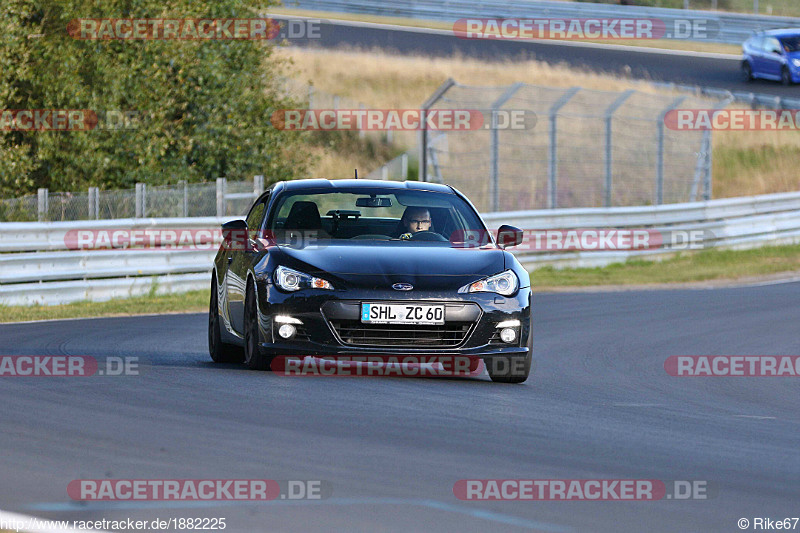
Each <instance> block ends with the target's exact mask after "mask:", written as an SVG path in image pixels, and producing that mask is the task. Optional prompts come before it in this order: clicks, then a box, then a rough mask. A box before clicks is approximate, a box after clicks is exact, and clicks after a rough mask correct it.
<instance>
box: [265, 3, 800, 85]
mask: <svg viewBox="0 0 800 533" xmlns="http://www.w3.org/2000/svg"><path fill="white" fill-rule="evenodd" d="M274 18H276V19H280V18H287V17H285V16H274ZM319 30H320V32H319V33H320V37H319V38H314V39H296V40H293V41H292V44H294V45H297V46H312V47H323V48H341V47H345V48H363V49H373V48H378V49H383V50H386V51H390V52H393V53H399V54H419V55H432V56H450V55H453V54H459V55H461V56H463V57H475V58H480V59H484V60H497V59H515V58H529V59H538V60H540V61H545V62H547V63H550V64H557V63H563V64H566V65H569V66H571V67H572V68H573V69H574V70H575V71H577V72H581V71H597V72H606V73H610V74H614V75H622V76H630V77H631V78H634V79H640V80H652V81H661V82H674V83H677V84H686V85H697V86H702V87H714V88H720V89H727V90H730V91H743V92H756V93H763V94H772V95H777V96H784V97H789V98H792V97H796V98H800V85H795V86H793V87H783V86H781V85H780V84H779V83H776V82H770V81H765V80H755V81H753V82H751V83H745V82H743V81H740V79H739V65H740V61H741V56H738V55H736V56H734V55H728V54H698V53H693V52H675V51H657V50H654V49H650V50H648V49H642V48H640V49H635V48H633V47H626V46H621V45H611V46H609V45H592V44H586V43H579V42H573V43H564V42H556V41H538V42H524V41H512V40H505V41H499V40H487V39H482V40H477V39H460V38H458V37H456V36H454V35H452V33H451V32H448V31H444V30H419V29H417V28H402V27H399V26H389V25H380V24H365V23H348V22H345V21H323V22H321V23H320V24H319Z"/></svg>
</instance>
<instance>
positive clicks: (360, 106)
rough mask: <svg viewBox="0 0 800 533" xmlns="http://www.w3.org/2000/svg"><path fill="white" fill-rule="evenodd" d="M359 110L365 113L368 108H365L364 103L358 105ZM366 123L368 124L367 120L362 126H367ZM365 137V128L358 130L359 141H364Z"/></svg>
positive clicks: (362, 122) (362, 121)
mask: <svg viewBox="0 0 800 533" xmlns="http://www.w3.org/2000/svg"><path fill="white" fill-rule="evenodd" d="M358 108H359V109H360V110H361V111H364V110H365V109H367V106H365V105H364V103H363V102H362V103H360V104H358ZM361 116H362V117H363V116H364V115H361ZM366 123H367V121H366V120H364V119H362V120H361V125H362V126H363V125H366ZM365 136H366V132H365V131H364V128H358V138H359V139H363V138H364V137H365Z"/></svg>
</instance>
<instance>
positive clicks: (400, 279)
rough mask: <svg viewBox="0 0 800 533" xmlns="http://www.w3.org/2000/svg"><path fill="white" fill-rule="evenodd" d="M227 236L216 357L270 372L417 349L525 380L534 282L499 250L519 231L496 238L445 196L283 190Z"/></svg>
mask: <svg viewBox="0 0 800 533" xmlns="http://www.w3.org/2000/svg"><path fill="white" fill-rule="evenodd" d="M223 236H224V242H223V244H222V245H221V246H220V249H219V252H218V253H217V256H216V258H215V259H214V267H213V275H212V278H211V302H210V309H209V330H208V342H209V351H210V353H211V358H212V359H213V360H214V361H216V362H242V361H244V363H245V364H246V365H247V366H248V367H249V368H252V369H261V370H268V369H270V364H271V362H272V361H273V359H274V358H275V357H276V356H280V355H292V356H295V355H316V356H320V357H321V356H349V355H358V354H384V355H385V354H397V353H401V354H419V353H425V354H442V355H448V356H450V355H457V356H470V357H472V358H480V359H483V361H484V362H485V364H486V367H487V370H488V373H489V375H490V376H491V378H492V380H493V381H501V382H509V383H519V382H523V381H525V380H526V379H527V378H528V375H529V374H530V371H531V363H532V358H533V340H532V335H531V289H530V277H529V275H528V272H527V271H526V270H525V269H524V268H523V267H522V266H521V265H520V263H519V262H518V261H517V260H516V258H515V257H514V256H513V255H512V254H511V253H509V252H507V251H506V250H505V249H504V248H505V247H506V246H513V245H517V244H519V243H520V242H521V241H522V231H521V230H519V229H517V228H514V227H511V226H501V227H500V229H499V230H498V234H497V237H496V238H495V237H494V236H492V235H491V234H490V233H489V232H488V231H487V229H486V226H485V225H484V223H483V221H482V220H481V218H480V216H479V215H478V213H477V212H476V210H475V208H474V207H473V205H472V204H471V203H470V202H469V200H467V199H466V198H465V197H464V196H463V195H462V194H461V193H459V192H458V191H457V190H455V189H453V188H452V187H449V186H446V185H439V184H434V183H422V182H411V181H408V182H403V183H400V182H388V181H369V180H336V181H329V180H318V179H314V180H299V181H291V182H281V183H277V184H275V185H273V186H271V187H270V188H269V190H267V191H266V192H264V194H262V195H261V197H259V198H258V200H256V202H255V203H254V204H253V206H252V208H251V209H250V212H249V214H248V215H247V218H246V219H245V220H234V221H231V222H228V223H226V224H225V225H223ZM239 237H241V238H239ZM242 347H243V348H244V350H242Z"/></svg>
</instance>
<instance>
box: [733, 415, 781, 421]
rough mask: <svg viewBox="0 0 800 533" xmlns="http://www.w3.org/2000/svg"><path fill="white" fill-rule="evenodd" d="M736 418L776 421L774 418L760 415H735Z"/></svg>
mask: <svg viewBox="0 0 800 533" xmlns="http://www.w3.org/2000/svg"><path fill="white" fill-rule="evenodd" d="M733 416H734V417H736V418H751V419H753V420H776V418H775V417H774V416H759V415H733Z"/></svg>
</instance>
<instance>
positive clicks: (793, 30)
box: [762, 28, 800, 37]
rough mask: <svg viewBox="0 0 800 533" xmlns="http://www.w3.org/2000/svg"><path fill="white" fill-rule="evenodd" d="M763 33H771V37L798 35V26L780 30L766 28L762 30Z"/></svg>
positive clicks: (799, 29)
mask: <svg viewBox="0 0 800 533" xmlns="http://www.w3.org/2000/svg"><path fill="white" fill-rule="evenodd" d="M762 34H763V35H771V36H773V37H790V36H792V37H794V36H800V28H784V29H780V30H767V31H764V32H762Z"/></svg>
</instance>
